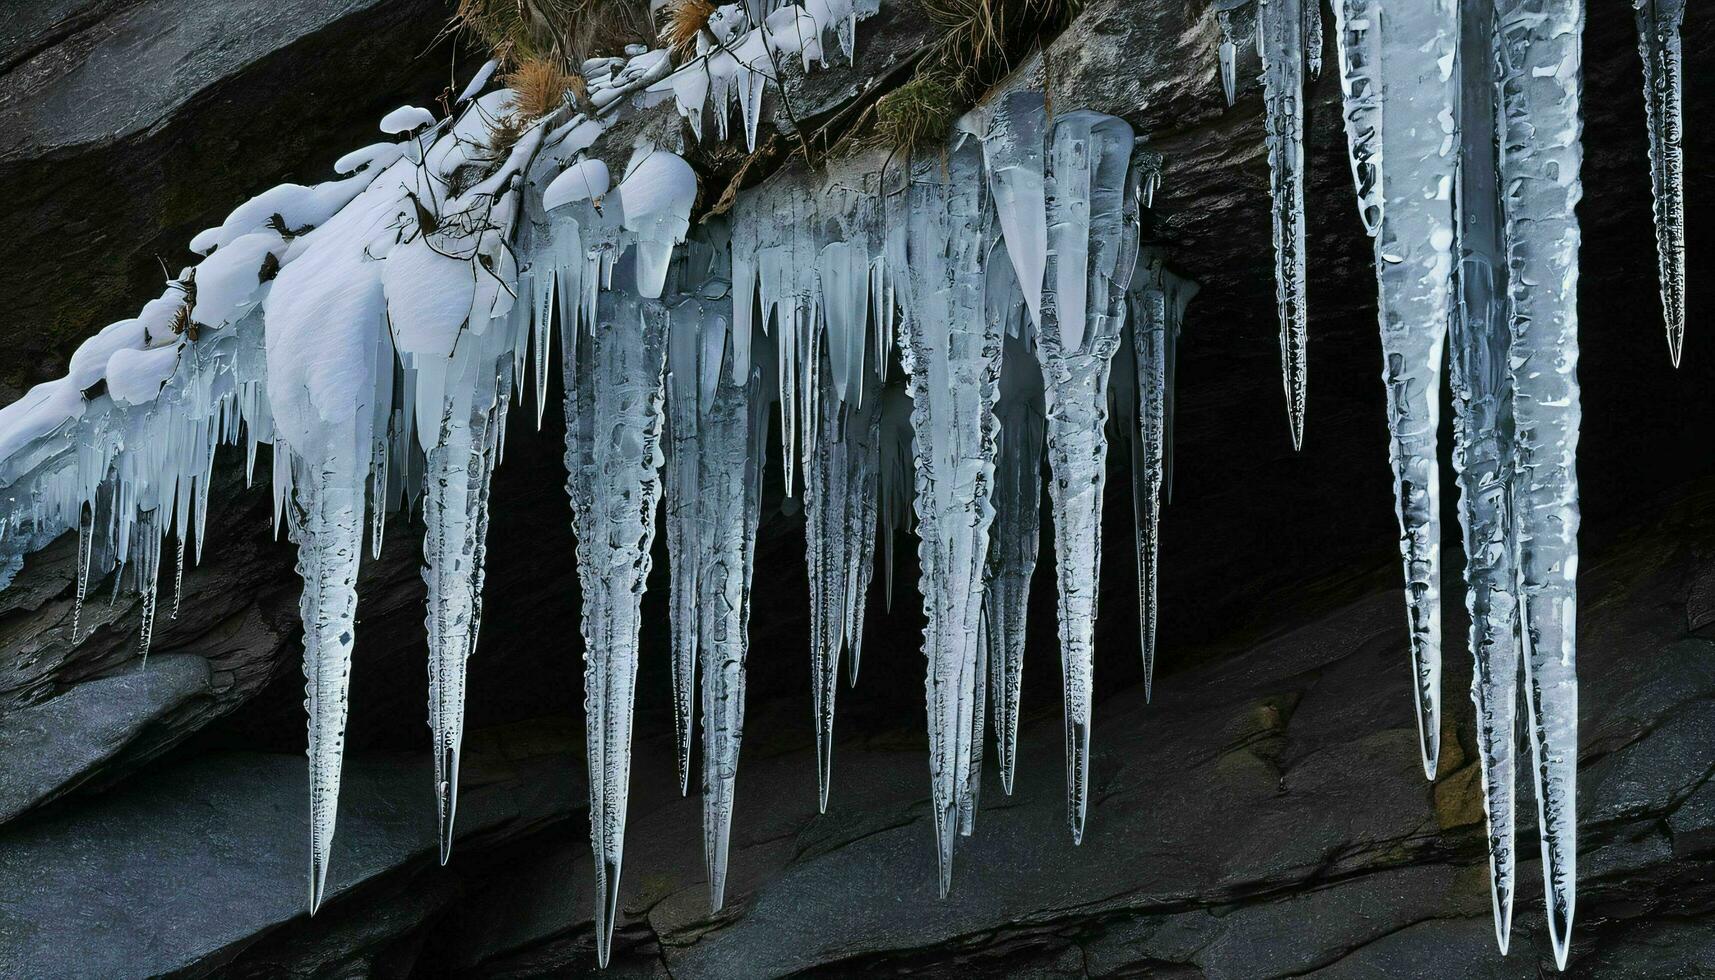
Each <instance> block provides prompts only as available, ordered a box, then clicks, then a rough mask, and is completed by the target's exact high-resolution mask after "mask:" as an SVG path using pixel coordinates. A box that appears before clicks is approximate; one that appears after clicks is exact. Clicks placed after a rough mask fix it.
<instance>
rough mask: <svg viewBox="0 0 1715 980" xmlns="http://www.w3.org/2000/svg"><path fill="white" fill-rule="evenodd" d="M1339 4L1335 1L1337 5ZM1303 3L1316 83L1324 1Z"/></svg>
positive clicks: (1307, 63) (1308, 64)
mask: <svg viewBox="0 0 1715 980" xmlns="http://www.w3.org/2000/svg"><path fill="white" fill-rule="evenodd" d="M1339 2H1340V0H1334V3H1335V4H1336V5H1337V4H1338V3H1339ZM1303 3H1304V67H1305V69H1306V70H1307V71H1308V72H1309V73H1310V79H1311V81H1315V80H1316V79H1318V78H1321V77H1322V47H1323V41H1322V0H1303ZM1146 206H1147V205H1146Z"/></svg>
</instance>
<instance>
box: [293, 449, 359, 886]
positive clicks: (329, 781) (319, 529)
mask: <svg viewBox="0 0 1715 980" xmlns="http://www.w3.org/2000/svg"><path fill="white" fill-rule="evenodd" d="M345 435H346V436H350V433H349V432H347V433H345ZM333 441H334V442H338V443H342V444H343V445H344V451H334V452H329V453H328V454H326V456H325V458H323V459H321V460H319V461H316V462H313V463H312V462H310V461H307V460H304V459H302V458H300V457H299V456H297V455H296V454H295V453H294V454H291V455H290V456H289V457H288V461H287V463H286V465H289V466H291V467H292V468H293V470H294V471H295V472H294V473H293V475H292V485H293V488H294V492H293V495H292V497H291V498H290V499H289V500H288V506H287V511H286V513H287V518H288V521H289V523H288V525H287V526H288V530H289V532H290V534H291V536H292V538H293V539H294V540H296V542H297V544H298V575H299V576H300V577H302V578H303V580H304V592H303V596H302V598H301V599H300V600H299V605H300V609H301V615H302V618H303V622H304V680H305V684H304V708H305V710H306V711H307V713H308V714H309V750H308V754H309V760H310V914H312V915H314V914H315V912H316V910H317V909H318V908H320V907H321V903H322V896H323V895H324V894H325V892H326V889H327V873H328V859H329V857H330V855H331V853H332V848H333V833H334V823H335V820H336V818H337V816H338V810H339V785H340V768H341V764H342V762H343V759H344V756H345V720H346V715H347V712H348V710H349V707H350V704H349V692H350V688H351V651H352V644H353V641H354V638H355V626H356V622H357V566H358V559H359V556H360V554H361V552H362V549H363V530H364V528H363V494H364V478H365V476H366V475H367V474H366V473H364V472H363V469H364V467H361V466H359V464H358V462H357V459H358V453H357V443H358V440H357V439H355V438H336V439H335V440H333ZM367 448H368V447H367V446H365V447H364V452H363V458H364V459H365V460H366V461H367V458H368V451H367Z"/></svg>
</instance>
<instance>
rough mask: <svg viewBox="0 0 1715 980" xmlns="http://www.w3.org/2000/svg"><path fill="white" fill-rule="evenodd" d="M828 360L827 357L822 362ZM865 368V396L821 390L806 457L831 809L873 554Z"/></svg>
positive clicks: (874, 395) (825, 785)
mask: <svg viewBox="0 0 1715 980" xmlns="http://www.w3.org/2000/svg"><path fill="white" fill-rule="evenodd" d="M825 366H826V365H825V364H824V367H825ZM874 379H875V376H874V374H873V373H872V372H865V377H864V386H865V391H864V400H863V403H862V404H861V405H860V404H858V403H857V394H858V393H857V392H853V393H852V395H851V397H852V401H849V402H846V401H841V399H840V398H839V396H838V394H836V393H835V391H834V390H833V388H832V386H824V387H823V388H822V389H821V391H820V392H819V393H818V394H817V397H816V412H817V417H816V418H814V419H810V420H807V421H809V422H811V423H812V424H813V425H814V427H815V430H816V443H815V447H814V449H812V450H811V451H810V452H808V453H807V454H806V459H805V461H804V515H805V543H806V546H807V547H806V550H807V552H808V565H809V572H810V657H811V683H812V685H813V689H812V692H811V693H812V699H811V700H812V703H813V707H814V710H815V715H816V789H817V807H818V812H821V813H826V812H827V810H828V789H829V786H830V784H831V777H832V772H833V751H834V702H835V696H836V694H837V693H838V690H839V676H840V657H841V654H842V653H853V654H855V652H856V651H857V649H858V646H857V639H858V637H859V635H860V632H859V631H860V630H861V629H862V621H861V618H862V615H863V608H864V604H863V593H864V592H865V591H866V590H867V588H868V585H869V576H868V575H867V574H866V572H867V568H866V565H867V564H868V557H872V556H873V554H874V551H873V548H874V541H875V498H876V486H875V479H876V470H877V467H876V462H875V461H876V457H877V450H878V448H879V444H880V425H881V398H880V394H881V390H880V387H879V385H878V384H877V383H876V382H875V380H874Z"/></svg>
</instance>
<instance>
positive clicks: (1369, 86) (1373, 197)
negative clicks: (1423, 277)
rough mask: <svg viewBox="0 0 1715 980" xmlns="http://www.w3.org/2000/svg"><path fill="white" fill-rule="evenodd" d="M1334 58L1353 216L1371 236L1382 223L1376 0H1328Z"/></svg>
mask: <svg viewBox="0 0 1715 980" xmlns="http://www.w3.org/2000/svg"><path fill="white" fill-rule="evenodd" d="M1333 2H1334V44H1335V48H1336V49H1337V50H1338V52H1339V58H1340V94H1341V104H1342V107H1343V108H1342V110H1341V115H1342V116H1343V117H1344V119H1345V122H1346V148H1347V156H1348V158H1349V160H1350V162H1351V165H1352V185H1353V187H1354V188H1356V190H1357V192H1358V218H1359V220H1361V221H1362V222H1363V223H1364V232H1365V234H1368V235H1370V236H1371V237H1372V238H1373V237H1374V236H1375V234H1376V232H1377V231H1379V230H1380V229H1381V224H1382V196H1381V195H1382V185H1381V165H1382V142H1381V123H1382V83H1381V77H1380V75H1379V74H1378V71H1379V70H1380V67H1381V40H1382V35H1381V16H1382V15H1381V4H1380V0H1333Z"/></svg>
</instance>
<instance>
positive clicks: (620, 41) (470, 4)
mask: <svg viewBox="0 0 1715 980" xmlns="http://www.w3.org/2000/svg"><path fill="white" fill-rule="evenodd" d="M449 27H450V28H451V29H453V30H467V31H470V32H471V33H472V34H475V35H476V36H477V37H478V38H479V39H480V40H481V41H482V43H483V45H484V46H486V47H487V48H488V49H489V50H490V51H492V52H494V56H495V57H496V58H499V59H500V61H501V63H502V64H506V65H522V64H523V63H524V62H526V61H529V60H531V59H534V58H546V57H551V56H555V55H557V56H559V58H560V59H561V60H562V61H566V60H569V61H572V62H574V63H576V62H582V61H583V60H584V59H585V58H589V57H591V56H593V55H597V54H617V53H618V52H620V51H621V50H623V49H624V48H625V46H626V45H627V44H631V43H634V42H644V43H647V42H648V41H649V39H650V37H651V35H652V34H653V32H652V31H651V30H650V25H649V12H648V7H647V5H646V4H643V3H640V2H638V0H457V6H456V7H455V8H454V10H453V17H452V22H451V24H449Z"/></svg>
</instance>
